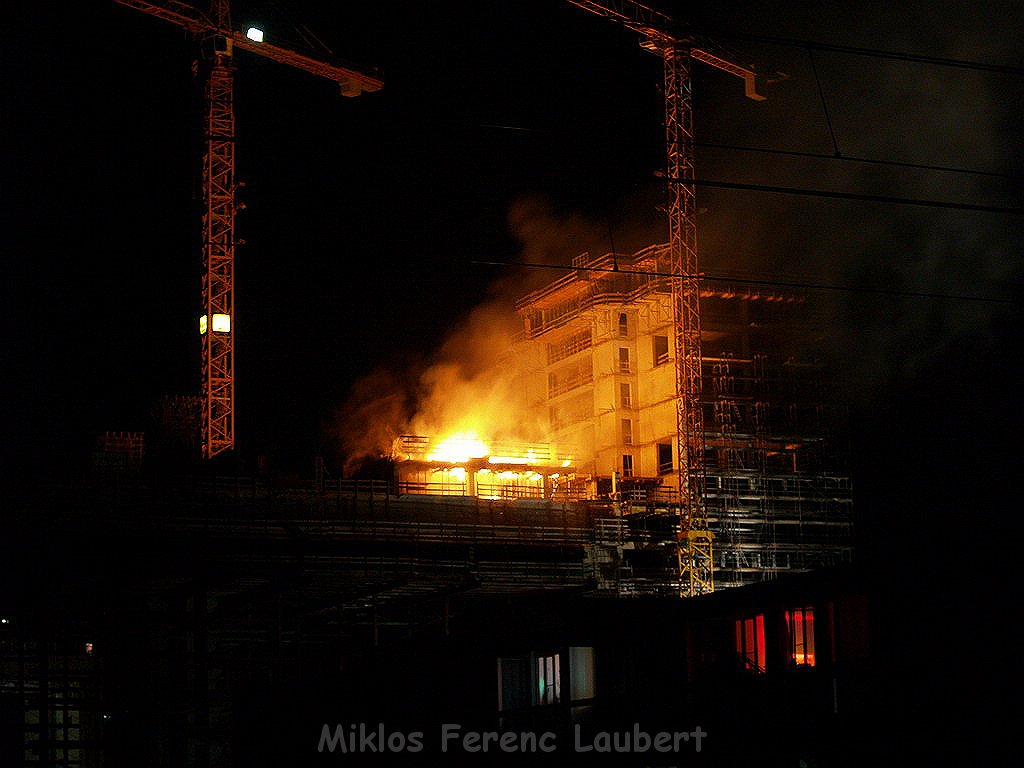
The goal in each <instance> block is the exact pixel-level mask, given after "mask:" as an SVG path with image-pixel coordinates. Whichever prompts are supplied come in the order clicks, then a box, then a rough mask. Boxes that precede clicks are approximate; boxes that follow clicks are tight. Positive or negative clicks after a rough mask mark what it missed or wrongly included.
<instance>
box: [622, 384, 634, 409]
mask: <svg viewBox="0 0 1024 768" xmlns="http://www.w3.org/2000/svg"><path fill="white" fill-rule="evenodd" d="M619 402H620V404H621V405H622V407H623V408H632V407H633V397H632V393H631V392H630V391H629V382H628V381H624V382H622V383H621V384H619Z"/></svg>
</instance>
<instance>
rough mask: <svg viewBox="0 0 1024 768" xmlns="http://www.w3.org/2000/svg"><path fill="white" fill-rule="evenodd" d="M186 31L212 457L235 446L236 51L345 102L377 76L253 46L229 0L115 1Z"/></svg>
mask: <svg viewBox="0 0 1024 768" xmlns="http://www.w3.org/2000/svg"><path fill="white" fill-rule="evenodd" d="M114 1H115V2H117V3H119V4H121V5H125V6H128V7H129V8H134V9H136V10H139V11H142V12H143V13H148V14H149V15H151V16H156V17H157V18H161V19H164V20H165V21H169V22H171V23H174V24H177V25H178V26H180V27H184V28H185V29H186V30H188V31H189V32H190V33H191V34H192V35H193V36H194V37H196V38H197V39H198V41H199V43H200V50H201V52H202V62H201V70H202V74H203V96H204V105H205V114H204V120H203V142H204V146H203V171H202V205H203V217H202V232H201V239H202V240H201V242H202V305H201V314H200V317H199V334H200V338H201V350H202V355H201V359H202V368H201V380H200V408H201V414H200V424H201V441H200V445H201V452H202V456H203V458H205V459H211V458H213V457H214V456H217V455H219V454H221V453H224V452H225V451H229V450H231V449H233V448H234V447H235V327H236V324H235V245H236V238H235V210H236V202H235V201H236V198H237V191H238V185H237V182H236V180H235V110H234V62H233V53H234V50H235V49H236V48H237V49H241V50H245V51H248V52H251V53H256V54H259V55H261V56H264V57H266V58H269V59H273V60H274V61H277V62H280V63H282V64H287V65H289V66H292V67H295V68H296V69H301V70H304V71H306V72H309V73H311V74H314V75H317V76H320V77H325V78H328V79H330V80H334V81H335V82H337V83H338V84H339V86H340V87H341V93H342V95H344V96H357V95H359V94H360V93H362V92H364V91H376V90H379V89H380V88H381V87H382V86H383V83H382V82H381V81H380V80H379V79H378V78H376V77H374V76H372V75H369V74H366V73H364V72H359V71H357V70H353V69H350V68H348V67H343V66H340V65H338V64H335V63H333V62H331V61H327V60H324V59H318V58H314V57H312V56H307V55H305V54H302V53H299V52H297V51H292V50H289V49H287V48H284V47H282V46H278V45H274V44H272V43H264V42H262V41H257V40H252V39H250V38H248V37H247V36H246V35H244V34H242V33H241V32H239V31H237V30H234V29H233V28H232V25H231V4H230V0H210V7H209V12H208V13H203V12H201V11H199V10H198V9H196V8H193V7H192V6H190V5H187V4H185V3H182V2H178V1H177V0H166V2H162V3H156V2H148V1H147V0H114Z"/></svg>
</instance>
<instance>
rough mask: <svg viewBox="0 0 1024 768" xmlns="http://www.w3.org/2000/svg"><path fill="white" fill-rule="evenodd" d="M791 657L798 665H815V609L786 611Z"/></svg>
mask: <svg viewBox="0 0 1024 768" xmlns="http://www.w3.org/2000/svg"><path fill="white" fill-rule="evenodd" d="M786 628H787V630H788V634H789V658H790V660H791V661H792V662H793V663H794V664H796V665H797V666H802V667H813V666H814V609H813V608H797V609H796V610H794V611H786Z"/></svg>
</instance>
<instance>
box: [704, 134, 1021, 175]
mask: <svg viewBox="0 0 1024 768" xmlns="http://www.w3.org/2000/svg"><path fill="white" fill-rule="evenodd" d="M694 144H695V146H698V147H705V148H707V149H728V150H733V151H736V152H760V153H762V154H766V155H785V156H789V157H806V158H810V159H814V160H844V161H846V162H848V163H870V164H873V165H890V166H894V167H896V168H914V169H916V170H921V171H941V172H943V173H966V174H971V175H974V176H991V177H993V178H997V179H1020V178H1022V177H1021V176H1020V175H1019V174H1014V173H998V172H996V171H977V170H973V169H970V168H953V167H951V166H948V165H929V164H927V163H905V162H901V161H899V160H878V159H876V158H871V157H853V156H850V155H839V156H836V155H827V154H825V153H824V152H801V151H798V150H790V149H773V148H771V147H745V146H742V145H739V144H717V143H714V142H707V141H697V142H694Z"/></svg>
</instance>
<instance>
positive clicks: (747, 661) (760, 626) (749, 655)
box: [736, 613, 765, 672]
mask: <svg viewBox="0 0 1024 768" xmlns="http://www.w3.org/2000/svg"><path fill="white" fill-rule="evenodd" d="M736 653H737V655H739V657H740V658H741V659H743V664H744V666H746V668H747V669H749V670H750V671H751V672H764V669H765V666H764V655H765V653H764V614H760V613H759V614H758V615H757V616H755V617H754V618H752V619H737V620H736Z"/></svg>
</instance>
